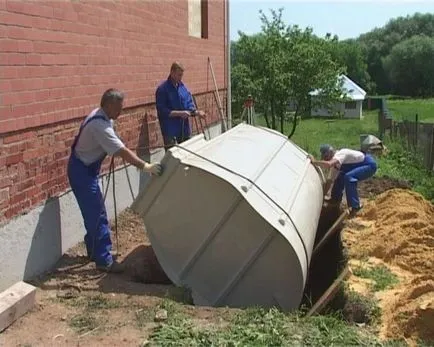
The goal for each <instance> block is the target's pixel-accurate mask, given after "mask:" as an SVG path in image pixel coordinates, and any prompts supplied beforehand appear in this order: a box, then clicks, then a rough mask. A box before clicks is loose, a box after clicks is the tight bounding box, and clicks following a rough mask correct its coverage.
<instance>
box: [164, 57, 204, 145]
mask: <svg viewBox="0 0 434 347" xmlns="http://www.w3.org/2000/svg"><path fill="white" fill-rule="evenodd" d="M183 74H184V68H183V67H182V65H181V64H180V63H178V62H174V63H173V64H172V66H171V67H170V74H169V77H168V78H167V80H165V81H164V82H162V83H161V84H160V85H159V86H158V88H157V90H156V92H155V102H156V105H157V114H158V120H159V122H160V128H161V133H162V135H163V139H164V146H165V148H166V150H167V149H169V148H170V147H172V146H173V145H174V144H176V143H181V142H183V141H186V140H188V139H189V138H190V136H191V129H190V122H189V117H194V116H199V117H202V118H203V117H205V113H204V112H203V111H199V110H196V107H195V105H194V102H193V98H192V96H191V93H190V91H189V90H188V89H187V87H186V86H185V84H184V83H182V77H183Z"/></svg>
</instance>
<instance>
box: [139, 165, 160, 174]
mask: <svg viewBox="0 0 434 347" xmlns="http://www.w3.org/2000/svg"><path fill="white" fill-rule="evenodd" d="M143 171H145V172H148V173H150V174H151V175H157V176H161V174H162V173H163V167H162V166H161V164H160V163H145V165H144V166H143Z"/></svg>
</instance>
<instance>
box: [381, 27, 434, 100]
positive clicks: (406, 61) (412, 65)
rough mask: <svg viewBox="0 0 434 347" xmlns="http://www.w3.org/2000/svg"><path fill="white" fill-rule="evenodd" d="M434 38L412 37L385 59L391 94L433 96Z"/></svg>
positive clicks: (394, 48) (398, 45)
mask: <svg viewBox="0 0 434 347" xmlns="http://www.w3.org/2000/svg"><path fill="white" fill-rule="evenodd" d="M433 57H434V38H432V37H427V36H419V35H417V36H412V37H411V38H410V39H407V40H405V41H402V42H401V43H398V44H397V45H395V46H393V48H392V50H391V52H390V54H389V55H388V56H387V57H386V58H385V59H384V63H383V64H384V67H385V71H386V72H387V73H388V75H389V78H390V81H391V86H392V91H393V92H394V93H397V94H400V95H407V96H431V95H434V63H433Z"/></svg>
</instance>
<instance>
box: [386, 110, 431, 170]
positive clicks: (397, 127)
mask: <svg viewBox="0 0 434 347" xmlns="http://www.w3.org/2000/svg"><path fill="white" fill-rule="evenodd" d="M378 118H379V119H378V126H379V133H380V138H381V139H383V138H384V136H385V135H386V133H387V132H389V135H390V138H391V139H395V140H401V141H402V142H403V144H404V145H406V147H407V149H408V150H411V151H413V152H414V153H416V154H418V155H419V156H420V157H421V159H422V160H423V165H424V167H425V168H426V169H428V170H432V171H434V124H433V123H423V122H419V120H418V117H417V114H416V115H415V120H414V121H409V120H403V121H395V120H394V119H393V115H392V114H390V112H389V111H388V109H387V106H386V105H385V103H384V104H383V107H381V109H380V111H379V112H378Z"/></svg>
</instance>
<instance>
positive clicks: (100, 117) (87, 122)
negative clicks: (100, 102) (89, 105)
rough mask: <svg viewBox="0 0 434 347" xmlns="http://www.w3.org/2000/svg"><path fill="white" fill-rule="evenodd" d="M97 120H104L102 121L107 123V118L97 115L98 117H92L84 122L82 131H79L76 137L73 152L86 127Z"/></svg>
mask: <svg viewBox="0 0 434 347" xmlns="http://www.w3.org/2000/svg"><path fill="white" fill-rule="evenodd" d="M95 119H102V120H105V121H107V117H105V116H102V115H96V116H93V117H90V118H89V119H88V120H87V121H83V123H81V125H80V129H79V131H78V134H77V136H76V137H75V139H74V142H73V143H72V146H71V148H72V150H74V149H75V146H76V145H77V142H78V139H79V138H80V135H81V132H82V131H83V129H84V127H85V126H86V125H88V124H89V123H90V122H91V121H93V120H95Z"/></svg>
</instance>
